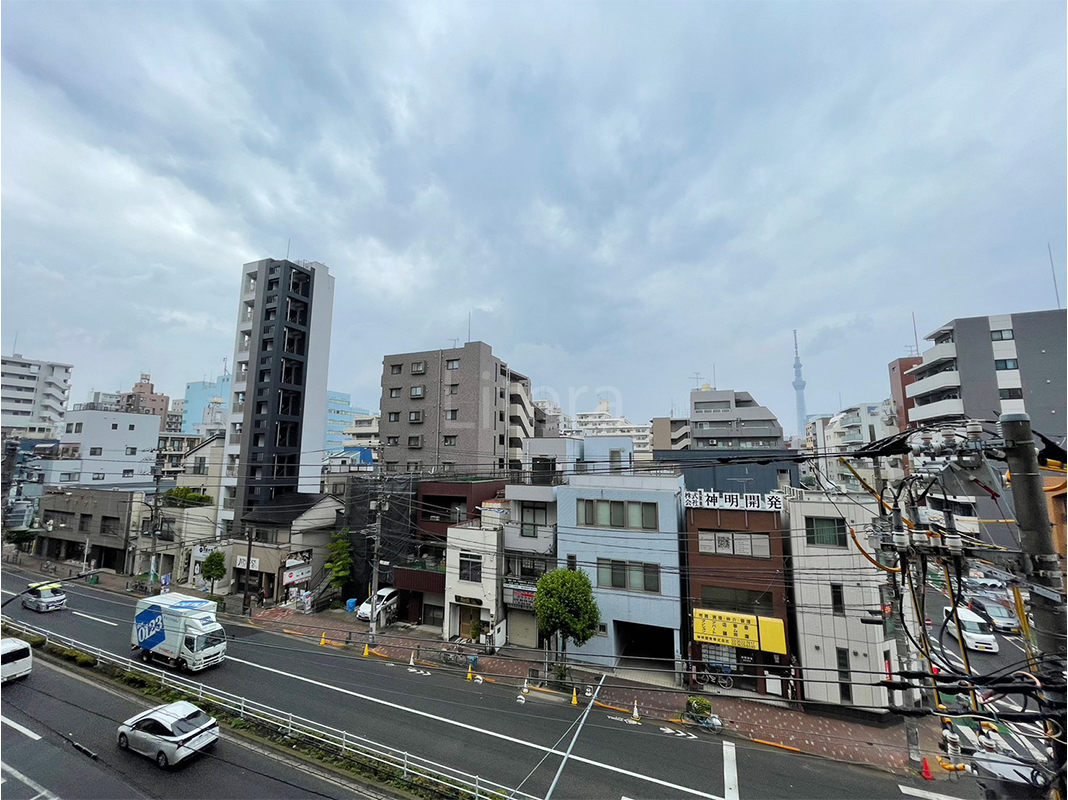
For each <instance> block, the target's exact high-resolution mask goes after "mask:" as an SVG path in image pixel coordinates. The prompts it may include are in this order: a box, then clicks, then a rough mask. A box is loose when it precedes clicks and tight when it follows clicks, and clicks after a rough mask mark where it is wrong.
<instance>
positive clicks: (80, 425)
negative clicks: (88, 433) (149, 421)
mask: <svg viewBox="0 0 1068 800" xmlns="http://www.w3.org/2000/svg"><path fill="white" fill-rule="evenodd" d="M81 429H82V424H81V423H80V422H79V423H78V430H79V431H80V430H81ZM133 429H134V426H133V425H130V430H131V431H132V430H133Z"/></svg>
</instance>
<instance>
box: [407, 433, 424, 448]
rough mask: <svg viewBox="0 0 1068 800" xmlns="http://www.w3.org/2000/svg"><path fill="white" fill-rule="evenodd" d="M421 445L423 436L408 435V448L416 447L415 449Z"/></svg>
mask: <svg viewBox="0 0 1068 800" xmlns="http://www.w3.org/2000/svg"><path fill="white" fill-rule="evenodd" d="M422 446H423V437H422V436H409V437H408V447H409V448H416V449H417V448H420V447H422Z"/></svg>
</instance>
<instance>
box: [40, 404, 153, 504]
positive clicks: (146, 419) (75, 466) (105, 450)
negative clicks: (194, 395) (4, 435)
mask: <svg viewBox="0 0 1068 800" xmlns="http://www.w3.org/2000/svg"><path fill="white" fill-rule="evenodd" d="M158 445H159V417H157V416H156V415H154V414H149V413H147V412H144V413H136V412H127V411H106V410H100V409H97V408H95V407H93V406H91V405H89V404H83V405H76V406H75V407H74V409H73V410H72V411H69V412H67V415H66V422H65V423H64V427H63V431H62V433H61V434H60V436H59V448H58V451H57V452H56V453H55V457H54V458H42V459H41V460H40V461H39V462H38V463H39V466H40V468H41V474H42V477H41V481H42V482H43V483H44V484H45V485H50V486H84V487H87V488H97V489H105V488H121V489H140V488H148V487H151V486H152V485H153V480H152V466H153V465H154V464H155V463H156V448H157V447H158Z"/></svg>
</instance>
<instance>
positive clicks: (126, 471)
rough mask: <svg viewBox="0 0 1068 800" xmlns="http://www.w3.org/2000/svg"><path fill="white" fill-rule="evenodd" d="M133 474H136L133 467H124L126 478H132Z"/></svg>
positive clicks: (123, 472) (123, 474) (123, 475)
mask: <svg viewBox="0 0 1068 800" xmlns="http://www.w3.org/2000/svg"><path fill="white" fill-rule="evenodd" d="M133 476H134V471H133V470H132V469H124V470H123V471H122V477H124V478H132V477H133Z"/></svg>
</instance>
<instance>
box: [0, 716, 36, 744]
mask: <svg viewBox="0 0 1068 800" xmlns="http://www.w3.org/2000/svg"><path fill="white" fill-rule="evenodd" d="M0 722H2V723H4V724H5V725H10V726H11V727H12V728H14V729H15V730H17V731H18V732H19V733H21V734H22V735H23V736H29V737H30V738H31V739H33V740H34V741H35V742H36V741H37V740H38V739H40V738H41V737H40V736H38V735H37V734H36V733H34V732H33V731H31V730H30V729H29V728H24V727H23V726H22V725H19V724H18V723H17V722H15V720H13V719H8V718H7V717H5V716H4V715H3V714H0Z"/></svg>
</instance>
